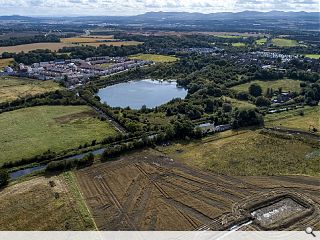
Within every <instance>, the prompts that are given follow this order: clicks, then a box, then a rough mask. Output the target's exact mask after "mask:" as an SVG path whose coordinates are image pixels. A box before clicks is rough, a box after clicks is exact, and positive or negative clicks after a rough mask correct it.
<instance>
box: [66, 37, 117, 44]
mask: <svg viewBox="0 0 320 240" xmlns="http://www.w3.org/2000/svg"><path fill="white" fill-rule="evenodd" d="M112 39H113V36H112V35H109V36H85V37H72V38H61V39H60V42H62V43H69V44H72V43H94V42H97V41H103V40H106V41H111V40H112Z"/></svg>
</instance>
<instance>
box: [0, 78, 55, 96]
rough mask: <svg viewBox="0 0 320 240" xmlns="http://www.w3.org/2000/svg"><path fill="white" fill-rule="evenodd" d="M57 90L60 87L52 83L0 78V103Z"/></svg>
mask: <svg viewBox="0 0 320 240" xmlns="http://www.w3.org/2000/svg"><path fill="white" fill-rule="evenodd" d="M58 89H61V87H60V86H59V84H58V83H56V82H53V81H40V80H31V79H26V78H16V77H0V102H7V101H12V100H15V99H17V98H23V97H26V96H33V95H36V94H41V93H45V92H50V91H55V90H58Z"/></svg>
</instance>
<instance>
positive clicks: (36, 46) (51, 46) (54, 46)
mask: <svg viewBox="0 0 320 240" xmlns="http://www.w3.org/2000/svg"><path fill="white" fill-rule="evenodd" d="M63 47H70V45H69V44H65V43H57V42H52V43H31V44H23V45H16V46H9V47H0V54H1V53H3V52H9V53H19V52H22V51H24V52H29V51H32V50H36V49H49V50H51V51H58V50H59V49H61V48H63Z"/></svg>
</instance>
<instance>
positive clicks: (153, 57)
mask: <svg viewBox="0 0 320 240" xmlns="http://www.w3.org/2000/svg"><path fill="white" fill-rule="evenodd" d="M129 58H131V59H140V60H144V61H153V62H159V63H166V62H175V61H177V60H178V58H176V57H174V56H166V55H158V54H137V55H132V56H129Z"/></svg>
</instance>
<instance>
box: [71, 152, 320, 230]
mask: <svg viewBox="0 0 320 240" xmlns="http://www.w3.org/2000/svg"><path fill="white" fill-rule="evenodd" d="M76 177H77V179H78V183H79V186H80V189H81V191H82V192H83V195H84V199H85V201H86V203H87V205H88V207H89V209H90V212H91V214H92V216H93V218H94V220H95V223H96V226H97V228H98V229H99V230H103V231H119V230H142V231H146V230H149V231H150V230H158V231H162V230H167V231H170V230H173V231H174V230H176V231H181V230H201V229H202V230H224V229H228V226H232V223H234V221H235V220H236V216H234V215H237V213H239V214H240V215H241V214H243V211H242V205H243V204H245V203H251V204H254V203H255V202H259V201H261V199H265V196H266V195H268V194H269V195H270V194H271V193H272V195H273V196H275V191H276V190H278V189H283V188H286V189H288V190H287V192H290V193H291V194H297V195H298V196H301V197H302V195H303V198H304V199H308V201H309V202H311V203H314V204H315V206H316V208H315V209H316V210H315V211H314V212H312V215H311V216H308V217H306V218H305V219H301V221H299V224H293V225H291V226H290V228H291V229H297V230H298V229H300V230H303V229H305V227H306V225H307V224H315V223H316V222H317V220H318V219H317V214H318V212H319V211H318V209H319V201H320V198H319V194H317V189H318V184H319V181H318V179H317V178H313V177H301V176H294V177H287V176H285V177H267V178H266V177H230V176H226V175H215V174H212V173H209V172H204V171H199V170H197V169H194V168H190V167H187V166H185V165H183V164H181V163H179V162H177V161H176V159H172V158H170V157H168V156H166V155H164V154H162V153H159V152H157V151H155V150H150V149H146V150H143V151H137V152H134V153H130V154H127V155H125V156H122V157H120V159H117V161H112V162H107V163H101V164H97V165H94V166H91V167H89V168H85V169H81V170H78V171H76ZM233 214H234V215H233ZM290 228H289V227H288V228H286V229H290ZM245 229H246V230H258V229H259V226H257V225H256V224H254V223H253V224H251V225H250V226H247V227H246V228H245Z"/></svg>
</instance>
